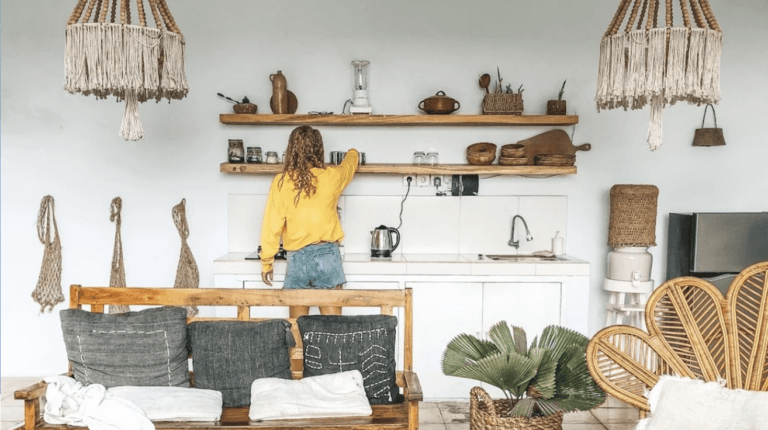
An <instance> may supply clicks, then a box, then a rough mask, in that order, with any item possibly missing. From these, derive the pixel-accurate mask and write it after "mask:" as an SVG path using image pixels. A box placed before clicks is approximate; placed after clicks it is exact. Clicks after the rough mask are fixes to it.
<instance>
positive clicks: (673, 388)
mask: <svg viewBox="0 0 768 430" xmlns="http://www.w3.org/2000/svg"><path fill="white" fill-rule="evenodd" d="M648 403H649V405H650V407H651V415H650V416H649V417H648V418H646V419H644V420H641V421H640V422H639V423H638V424H637V427H635V428H636V430H667V429H675V430H710V429H711V430H746V429H750V430H768V392H757V391H745V390H730V389H728V388H725V387H723V386H722V385H720V384H718V383H717V382H706V383H705V382H704V381H695V380H691V379H689V378H678V377H674V376H668V375H665V376H662V377H661V378H659V382H658V383H657V384H656V385H655V386H654V387H653V389H652V390H651V392H650V395H649V396H648Z"/></svg>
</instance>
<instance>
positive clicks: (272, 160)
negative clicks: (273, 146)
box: [266, 151, 279, 164]
mask: <svg viewBox="0 0 768 430" xmlns="http://www.w3.org/2000/svg"><path fill="white" fill-rule="evenodd" d="M266 161H267V164H277V163H278V162H279V161H278V159H277V152H274V151H267V160H266Z"/></svg>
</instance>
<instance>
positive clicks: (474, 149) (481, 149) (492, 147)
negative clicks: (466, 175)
mask: <svg viewBox="0 0 768 430" xmlns="http://www.w3.org/2000/svg"><path fill="white" fill-rule="evenodd" d="M470 152H471V153H475V154H478V153H485V154H493V155H494V157H495V156H496V144H495V143H490V142H479V143H473V144H472V145H469V146H468V147H467V154H469V153H470Z"/></svg>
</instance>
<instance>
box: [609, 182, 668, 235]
mask: <svg viewBox="0 0 768 430" xmlns="http://www.w3.org/2000/svg"><path fill="white" fill-rule="evenodd" d="M658 197H659V189H658V188H656V186H655V185H614V186H613V187H611V218H610V222H609V225H608V245H610V246H612V247H614V248H620V247H624V246H656V206H657V201H658Z"/></svg>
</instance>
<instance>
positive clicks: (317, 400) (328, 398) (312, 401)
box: [248, 370, 372, 421]
mask: <svg viewBox="0 0 768 430" xmlns="http://www.w3.org/2000/svg"><path fill="white" fill-rule="evenodd" d="M371 413H372V410H371V405H370V403H368V398H367V397H366V396H365V388H364V387H363V376H362V375H361V374H360V372H359V371H357V370H352V371H348V372H341V373H334V374H332V375H321V376H312V377H308V378H303V379H299V380H290V379H279V378H263V379H257V380H255V381H253V384H251V409H250V411H249V413H248V417H249V418H250V419H251V420H254V421H255V420H276V419H288V418H321V417H342V416H369V415H371Z"/></svg>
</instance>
